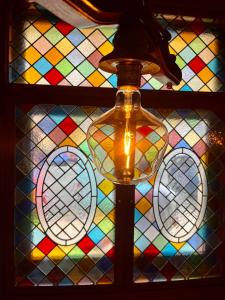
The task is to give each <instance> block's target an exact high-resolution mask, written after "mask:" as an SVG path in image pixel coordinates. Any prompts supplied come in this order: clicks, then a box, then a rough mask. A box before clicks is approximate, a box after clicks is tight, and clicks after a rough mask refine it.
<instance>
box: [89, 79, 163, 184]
mask: <svg viewBox="0 0 225 300" xmlns="http://www.w3.org/2000/svg"><path fill="white" fill-rule="evenodd" d="M87 141H88V145H89V148H90V151H91V154H92V157H93V161H94V163H95V165H96V167H97V169H98V171H99V172H100V173H101V174H102V175H103V176H104V177H106V178H107V179H109V180H111V181H113V182H114V183H118V184H137V183H139V182H140V181H143V180H146V179H148V178H149V177H151V176H153V175H154V173H155V172H156V170H157V169H158V167H159V165H160V163H161V161H162V158H163V154H164V152H165V150H166V147H167V143H168V131H167V129H166V127H165V126H164V125H163V123H162V122H161V121H160V120H159V119H158V118H157V117H155V116H154V115H153V114H151V113H149V112H148V111H146V110H145V109H143V108H142V106H141V96H140V92H139V89H138V87H136V86H132V85H128V86H120V87H119V88H118V91H117V94H116V104H115V106H114V107H113V108H112V109H111V110H109V111H107V112H106V113H105V114H103V115H102V116H101V117H100V118H98V119H97V120H96V121H94V122H93V123H92V124H91V125H90V127H89V129H88V132H87Z"/></svg>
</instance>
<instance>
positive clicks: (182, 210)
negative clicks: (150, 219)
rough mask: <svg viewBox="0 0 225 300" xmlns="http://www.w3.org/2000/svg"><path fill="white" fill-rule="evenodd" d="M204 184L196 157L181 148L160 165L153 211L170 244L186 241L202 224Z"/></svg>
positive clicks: (201, 168)
mask: <svg viewBox="0 0 225 300" xmlns="http://www.w3.org/2000/svg"><path fill="white" fill-rule="evenodd" d="M206 204H207V180H206V174H205V171H204V168H203V166H202V164H201V162H200V160H199V158H198V156H197V155H196V154H195V153H194V152H193V151H191V150H189V149H186V148H180V149H176V150H173V151H172V152H171V153H169V154H168V155H167V156H166V157H165V159H164V161H163V163H162V164H161V166H160V168H159V171H158V173H157V176H156V180H155V185H154V191H153V207H154V213H155V218H156V222H157V225H158V227H159V229H160V231H161V233H162V234H163V235H164V236H165V237H166V238H167V239H168V240H169V241H171V242H177V243H178V242H184V241H186V240H188V239H189V238H190V237H191V236H192V235H193V234H194V233H195V232H196V231H197V229H198V228H199V226H200V225H201V223H202V220H203V217H204V214H205V210H206Z"/></svg>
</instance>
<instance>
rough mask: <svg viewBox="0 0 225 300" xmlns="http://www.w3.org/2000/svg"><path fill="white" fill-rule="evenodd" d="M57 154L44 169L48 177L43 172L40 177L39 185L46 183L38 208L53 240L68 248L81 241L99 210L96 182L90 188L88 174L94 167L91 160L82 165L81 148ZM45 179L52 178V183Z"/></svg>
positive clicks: (44, 225)
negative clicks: (96, 210)
mask: <svg viewBox="0 0 225 300" xmlns="http://www.w3.org/2000/svg"><path fill="white" fill-rule="evenodd" d="M54 152H55V153H56V154H55V156H54ZM54 152H53V154H51V155H50V157H49V158H48V159H47V161H46V162H45V164H44V166H45V167H44V166H43V167H44V171H45V174H44V175H43V172H41V173H40V175H39V177H40V178H39V180H38V181H40V184H41V183H42V182H43V184H42V191H43V190H44V192H43V194H42V197H37V202H38V201H39V202H38V205H37V209H38V215H39V218H40V221H41V224H42V226H43V228H44V230H45V231H46V233H47V234H48V235H49V236H50V238H51V239H53V240H55V241H57V243H59V244H67V245H68V244H71V243H75V242H77V241H78V240H80V239H81V238H82V237H83V236H84V235H85V234H86V232H87V230H88V228H89V227H90V225H91V223H92V220H93V217H94V214H95V208H96V190H95V189H96V182H95V185H93V183H92V185H91V183H90V177H89V175H88V172H90V171H91V170H90V168H91V165H90V163H89V162H88V161H87V162H86V163H84V162H83V160H84V159H86V157H85V156H84V155H83V154H82V153H81V152H80V151H79V150H78V149H76V148H73V147H62V148H61V149H60V148H58V149H57V150H55V151H54ZM79 154H80V155H81V157H79ZM52 157H53V158H52ZM51 158H52V159H51ZM82 158H83V160H82ZM49 160H50V161H49ZM86 160H87V159H86ZM68 162H69V163H68ZM71 162H72V164H71ZM75 170H76V171H75ZM92 171H93V170H92ZM41 176H44V179H43V178H41ZM46 179H50V182H49V183H50V184H48V182H46V181H47V180H46ZM93 186H95V188H94V189H93ZM38 190H40V187H39V188H38ZM56 194H57V195H56ZM38 196H40V195H39V194H38ZM40 198H41V201H42V204H41V207H42V208H40ZM93 201H94V204H93ZM40 210H42V212H40ZM90 219H91V220H90ZM71 239H72V240H71Z"/></svg>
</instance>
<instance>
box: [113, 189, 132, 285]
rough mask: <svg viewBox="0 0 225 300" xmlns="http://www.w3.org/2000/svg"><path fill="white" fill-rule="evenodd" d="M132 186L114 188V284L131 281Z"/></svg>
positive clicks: (126, 283) (130, 282)
mask: <svg viewBox="0 0 225 300" xmlns="http://www.w3.org/2000/svg"><path fill="white" fill-rule="evenodd" d="M134 192H135V186H134V185H127V186H125V185H117V186H116V236H115V245H116V251H115V284H116V285H118V286H123V287H125V286H128V285H130V284H132V281H133V232H134Z"/></svg>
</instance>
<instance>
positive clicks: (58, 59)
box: [9, 6, 225, 91]
mask: <svg viewBox="0 0 225 300" xmlns="http://www.w3.org/2000/svg"><path fill="white" fill-rule="evenodd" d="M31 8H32V14H30V13H29V11H28V12H27V15H26V14H25V16H26V17H25V18H24V19H23V20H21V23H20V24H15V27H14V28H13V30H12V36H11V43H10V75H9V81H10V82H15V83H26V84H51V85H74V86H89V87H91V86H93V87H116V84H117V83H116V75H115V74H109V73H106V72H104V71H102V70H100V69H98V61H99V60H100V59H101V57H102V56H104V55H106V54H108V53H109V52H111V50H112V40H113V37H114V34H115V31H116V28H115V27H101V28H98V29H78V28H74V27H72V26H70V25H68V24H66V23H64V22H62V21H61V20H59V19H58V18H57V17H55V16H53V15H52V14H50V13H49V12H47V11H45V10H44V9H42V8H41V7H40V6H31ZM31 8H30V9H31ZM158 19H159V21H160V23H161V24H162V26H163V27H165V28H167V29H168V30H169V31H170V33H171V35H172V39H171V41H170V52H171V53H174V54H176V55H177V56H176V62H177V64H178V65H179V67H180V68H181V69H182V81H181V83H180V84H179V86H177V87H174V89H175V90H180V91H224V83H225V76H224V70H225V64H224V57H223V52H224V43H223V30H222V26H219V24H217V22H216V21H213V20H211V19H203V18H202V19H198V18H194V17H193V18H192V17H180V16H168V15H166V16H163V15H159V16H158ZM141 87H142V88H143V89H156V90H158V89H165V87H163V86H162V84H161V83H160V82H159V81H158V80H156V79H154V78H153V77H151V75H145V76H143V77H142V80H141Z"/></svg>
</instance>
